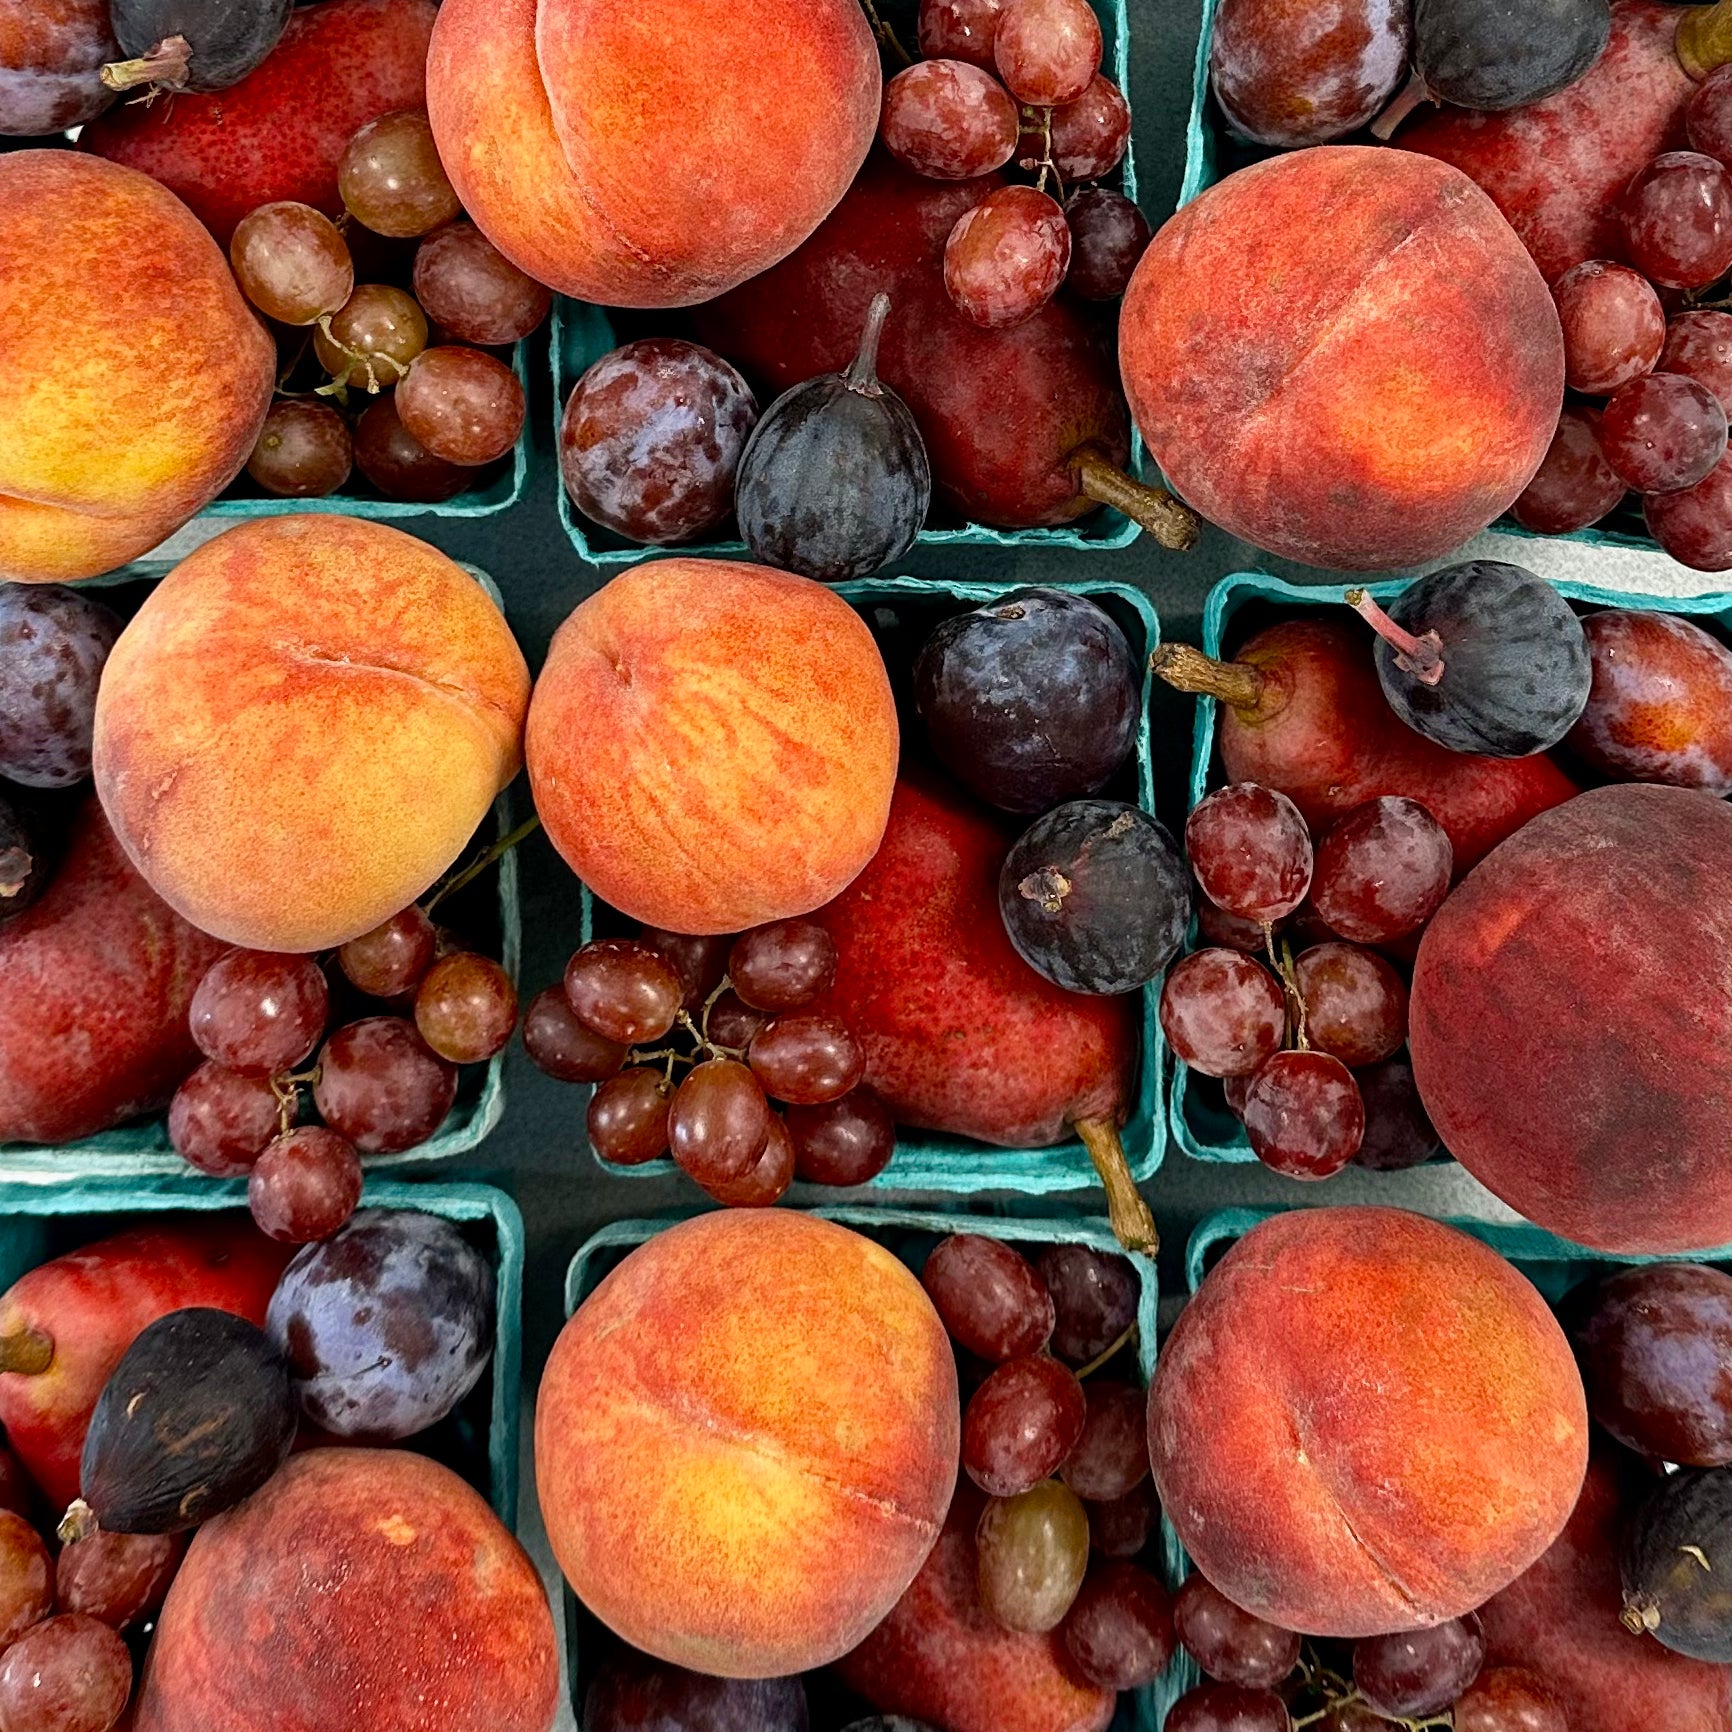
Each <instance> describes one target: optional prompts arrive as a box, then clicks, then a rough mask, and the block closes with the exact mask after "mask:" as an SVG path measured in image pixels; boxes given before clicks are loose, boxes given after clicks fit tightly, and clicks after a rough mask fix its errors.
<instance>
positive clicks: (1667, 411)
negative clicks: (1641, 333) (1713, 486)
mask: <svg viewBox="0 0 1732 1732" xmlns="http://www.w3.org/2000/svg"><path fill="white" fill-rule="evenodd" d="M1600 448H1601V449H1602V450H1603V451H1604V452H1605V454H1606V461H1607V462H1608V463H1609V464H1611V466H1612V468H1613V469H1615V470H1616V471H1617V473H1618V474H1619V475H1620V476H1621V477H1622V478H1623V479H1624V480H1625V481H1627V482H1628V483H1629V484H1630V486H1632V487H1634V488H1636V489H1637V490H1638V491H1639V492H1642V493H1676V492H1678V491H1679V490H1680V489H1682V488H1685V487H1694V486H1695V485H1696V483H1697V482H1698V481H1700V480H1701V479H1702V478H1703V477H1704V476H1705V475H1707V473H1708V472H1709V470H1711V469H1712V468H1713V467H1714V465H1715V464H1716V463H1718V462H1719V461H1720V459H1721V458H1722V457H1723V456H1725V454H1726V411H1725V410H1724V409H1722V408H1721V407H1720V400H1719V398H1718V397H1716V396H1715V395H1714V393H1713V392H1712V391H1710V390H1709V389H1708V387H1707V386H1706V385H1702V384H1698V383H1697V381H1696V380H1694V379H1686V378H1684V377H1683V376H1682V375H1681V374H1678V373H1649V374H1647V375H1645V376H1644V377H1643V378H1640V379H1635V380H1632V381H1631V382H1630V383H1629V384H1628V385H1626V386H1624V387H1623V389H1622V390H1620V391H1619V392H1618V393H1617V395H1616V396H1614V397H1613V398H1612V400H1611V401H1610V402H1609V403H1608V404H1607V405H1606V409H1605V413H1604V414H1603V415H1602V416H1601V417H1600Z"/></svg>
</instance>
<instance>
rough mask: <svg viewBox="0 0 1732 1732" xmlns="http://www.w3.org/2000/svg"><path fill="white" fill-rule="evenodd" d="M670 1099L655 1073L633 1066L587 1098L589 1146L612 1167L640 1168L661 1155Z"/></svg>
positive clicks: (661, 1076)
mask: <svg viewBox="0 0 1732 1732" xmlns="http://www.w3.org/2000/svg"><path fill="white" fill-rule="evenodd" d="M671 1099H672V1090H671V1089H669V1088H668V1086H667V1081H666V1079H665V1078H664V1077H663V1075H662V1073H661V1072H660V1071H659V1070H651V1069H649V1068H648V1067H647V1066H644V1065H634V1066H633V1067H632V1068H631V1069H630V1070H622V1071H621V1072H620V1073H619V1075H618V1076H614V1077H609V1078H608V1080H607V1081H606V1082H604V1083H603V1084H602V1085H601V1086H600V1087H599V1088H598V1089H597V1090H596V1091H595V1094H594V1095H593V1096H592V1097H591V1099H590V1103H589V1119H588V1129H589V1140H590V1145H591V1146H592V1147H593V1148H594V1150H595V1152H596V1153H597V1154H598V1155H600V1156H601V1158H602V1159H603V1160H604V1161H610V1162H612V1164H613V1165H614V1166H616V1167H637V1166H642V1165H643V1163H644V1162H645V1161H653V1160H655V1159H656V1158H657V1157H658V1156H660V1155H665V1154H666V1153H667V1151H668V1104H669V1101H670V1100H671Z"/></svg>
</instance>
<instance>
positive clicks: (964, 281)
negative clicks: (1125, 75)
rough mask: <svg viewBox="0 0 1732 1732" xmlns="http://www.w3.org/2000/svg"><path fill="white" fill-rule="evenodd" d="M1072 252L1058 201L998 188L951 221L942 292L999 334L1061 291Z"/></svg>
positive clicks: (1032, 191) (1027, 190)
mask: <svg viewBox="0 0 1732 1732" xmlns="http://www.w3.org/2000/svg"><path fill="white" fill-rule="evenodd" d="M1015 3H1016V4H1018V5H1026V4H1029V0H1015ZM1078 3H1079V4H1080V3H1081V0H1078ZM1085 10H1086V8H1085ZM1090 16H1091V17H1092V16H1093V14H1092V13H1091V14H1090ZM1070 247H1071V237H1070V224H1069V223H1067V222H1066V221H1065V217H1064V212H1063V210H1061V209H1060V208H1059V205H1058V202H1057V201H1056V200H1055V199H1052V198H1049V197H1048V196H1047V194H1045V193H1044V192H1041V191H1039V190H1037V189H1036V188H1035V187H1032V186H1022V185H1013V186H1002V187H997V188H995V189H994V190H993V191H992V192H989V193H988V194H987V195H986V197H985V198H983V199H982V200H981V201H980V203H979V204H977V205H975V206H974V207H973V208H972V209H970V210H965V211H964V212H963V213H962V215H961V216H959V217H958V218H957V219H956V226H955V227H954V228H953V229H951V231H950V238H949V239H948V240H946V241H945V243H944V286H945V288H946V289H947V290H948V291H949V294H950V299H951V301H952V302H953V303H954V304H955V306H956V309H957V311H958V312H960V313H961V314H962V316H963V317H964V318H965V319H967V320H968V321H969V322H970V323H971V324H975V325H979V326H980V327H981V328H982V329H983V330H987V331H1002V330H1005V329H1006V328H1008V327H1009V326H1011V325H1017V324H1021V322H1022V321H1023V320H1024V319H1027V318H1032V317H1033V316H1034V314H1036V313H1038V312H1039V311H1040V309H1041V308H1042V307H1044V306H1045V305H1046V304H1047V302H1048V301H1050V300H1051V299H1052V298H1053V296H1054V295H1056V294H1057V293H1058V290H1059V285H1060V284H1061V283H1062V282H1063V281H1064V278H1065V272H1066V271H1068V270H1069V269H1070Z"/></svg>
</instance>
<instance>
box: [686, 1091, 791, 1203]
mask: <svg viewBox="0 0 1732 1732" xmlns="http://www.w3.org/2000/svg"><path fill="white" fill-rule="evenodd" d="M793 1182H794V1143H793V1139H792V1138H790V1137H789V1135H788V1127H787V1126H786V1125H785V1124H783V1123H782V1121H781V1119H780V1118H778V1117H777V1116H776V1115H775V1114H774V1113H772V1114H771V1115H770V1134H769V1135H768V1136H767V1137H765V1138H764V1147H763V1150H762V1152H761V1153H760V1154H759V1155H758V1158H757V1159H756V1160H755V1161H754V1162H753V1163H752V1164H751V1166H749V1167H748V1168H747V1169H746V1170H745V1172H744V1173H742V1174H741V1175H740V1177H739V1178H737V1179H728V1180H725V1181H724V1182H723V1183H721V1184H717V1185H706V1186H705V1187H704V1188H705V1190H707V1191H708V1192H709V1194H710V1195H711V1196H712V1197H713V1198H714V1199H715V1200H716V1201H717V1202H718V1203H720V1204H722V1205H723V1206H724V1207H725V1208H729V1209H767V1208H769V1207H770V1205H771V1204H772V1203H775V1202H777V1201H779V1200H780V1199H781V1197H782V1196H783V1195H784V1194H785V1193H786V1191H787V1189H788V1187H789V1186H790V1185H791V1184H792V1183H793Z"/></svg>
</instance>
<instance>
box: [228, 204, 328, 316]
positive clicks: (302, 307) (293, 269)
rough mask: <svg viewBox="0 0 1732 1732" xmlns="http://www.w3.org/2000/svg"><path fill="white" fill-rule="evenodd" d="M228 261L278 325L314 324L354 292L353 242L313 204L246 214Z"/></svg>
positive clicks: (277, 206)
mask: <svg viewBox="0 0 1732 1732" xmlns="http://www.w3.org/2000/svg"><path fill="white" fill-rule="evenodd" d="M229 261H230V263H231V264H233V266H234V269H235V280H236V281H237V282H238V283H239V284H240V286H241V293H242V294H243V295H245V296H246V298H247V299H248V300H249V301H251V302H252V304H253V305H254V306H255V307H257V308H258V310H259V311H260V312H261V313H263V314H264V315H265V317H266V318H267V319H275V320H276V321H277V322H278V323H279V324H284V325H310V324H313V323H314V322H315V321H316V320H317V319H319V318H321V317H323V316H324V315H325V314H327V313H335V312H336V311H337V310H338V308H340V307H341V306H342V305H343V303H344V302H345V301H347V300H348V298H349V296H350V295H352V294H353V293H354V292H355V261H354V260H353V259H352V258H351V257H350V256H349V243H348V242H347V241H345V240H344V239H343V237H342V235H341V234H340V233H339V232H338V229H337V225H336V224H335V223H334V222H332V221H331V219H330V218H329V217H328V216H326V215H325V213H324V212H323V211H318V210H314V209H313V207H312V206H311V205H308V204H295V203H293V202H291V201H287V200H285V201H283V202H281V203H278V204H263V205H260V206H259V208H258V209H257V210H255V211H252V212H250V213H249V214H248V215H246V216H244V217H242V218H241V220H240V222H239V223H237V224H236V226H235V232H234V238H233V239H232V240H230V242H229Z"/></svg>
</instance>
